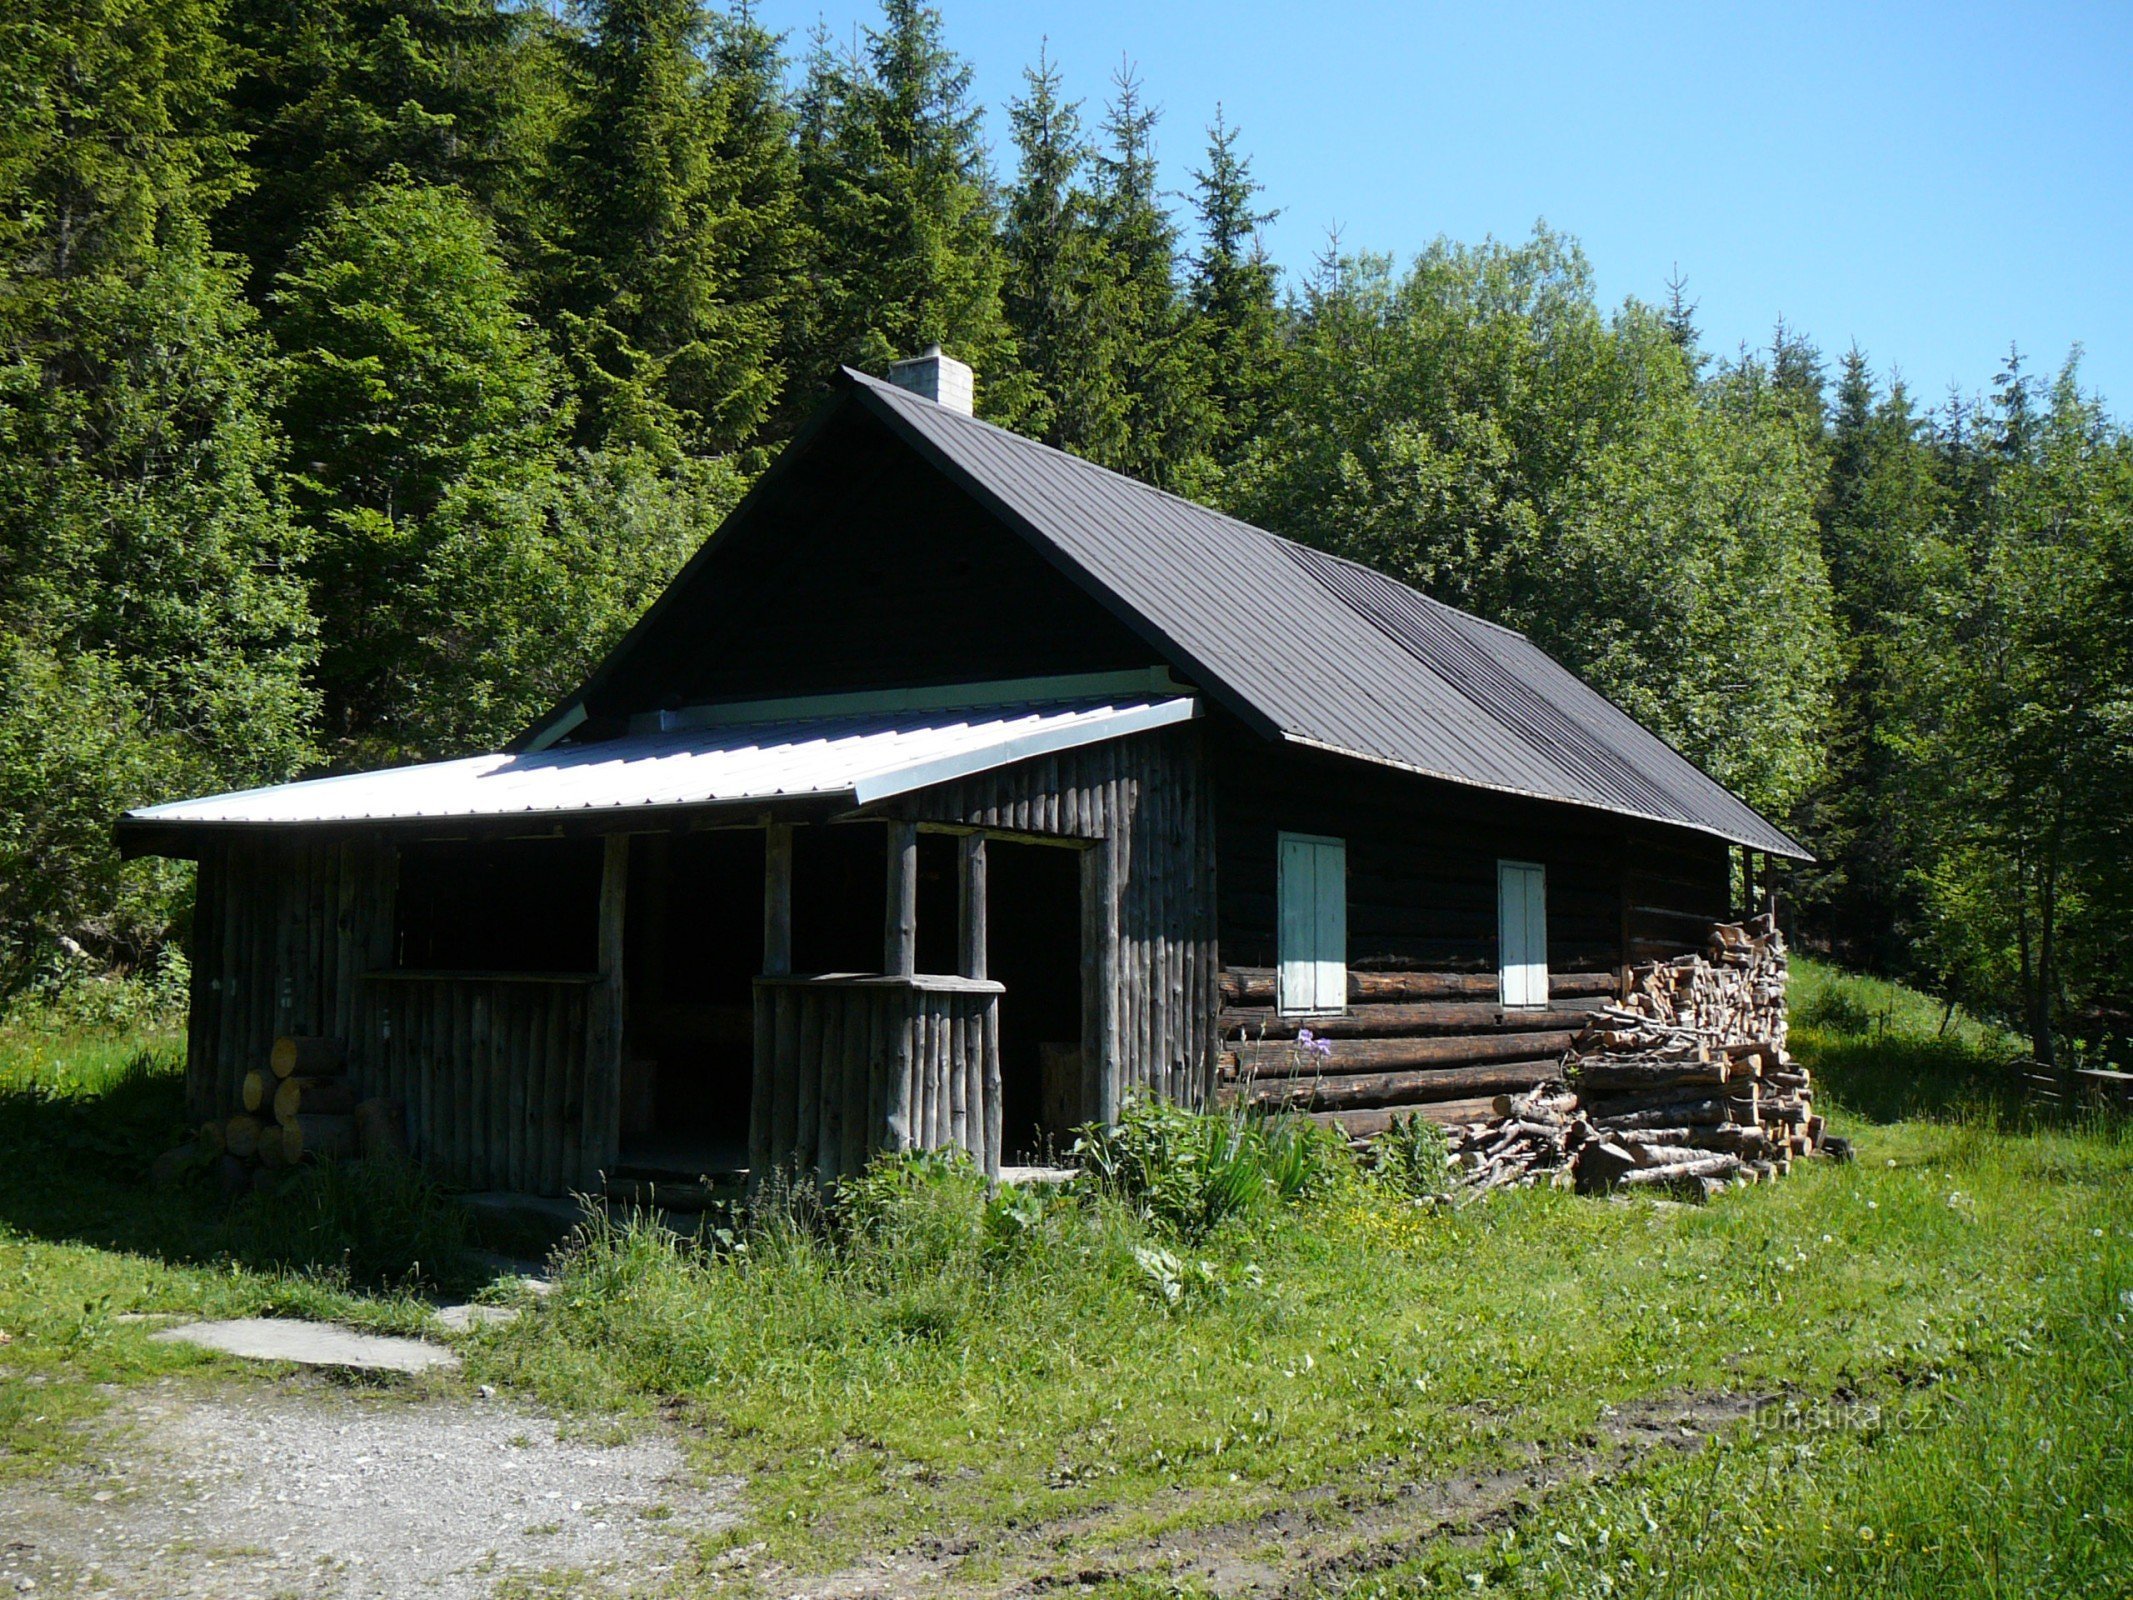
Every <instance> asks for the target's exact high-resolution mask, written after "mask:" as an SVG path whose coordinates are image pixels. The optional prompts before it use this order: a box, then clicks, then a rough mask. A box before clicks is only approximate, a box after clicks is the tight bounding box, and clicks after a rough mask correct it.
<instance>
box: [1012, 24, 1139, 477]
mask: <svg viewBox="0 0 2133 1600" xmlns="http://www.w3.org/2000/svg"><path fill="white" fill-rule="evenodd" d="M1023 78H1024V82H1025V84H1026V86H1027V93H1026V94H1025V95H1024V96H1023V97H1022V98H1021V99H1019V100H1016V101H1014V102H1013V103H1012V104H1011V105H1010V106H1009V108H1008V110H1009V116H1010V119H1011V121H1012V124H1013V127H1014V135H1015V148H1016V150H1017V151H1018V152H1019V154H1020V157H1021V161H1020V166H1019V170H1018V171H1017V173H1016V177H1015V182H1014V186H1013V187H1012V188H1011V189H1010V190H1009V191H1008V195H1007V206H1006V218H1005V225H1004V227H1003V228H1002V230H1001V248H1002V250H1003V251H1004V253H1005V256H1006V264H1007V266H1006V285H1005V289H1004V292H1003V304H1004V306H1005V309H1006V313H1007V319H1008V322H1009V325H1010V326H1011V327H1012V329H1013V331H1014V336H1015V341H1016V344H1017V346H1018V348H1019V350H1020V352H1021V358H1022V367H1023V370H1024V372H1026V373H1027V374H1028V377H1029V382H1030V387H1031V398H1030V404H1029V409H1028V411H1027V412H1026V413H1025V414H1024V416H1023V417H1022V420H1021V428H1022V431H1024V432H1026V433H1028V434H1030V435H1032V436H1033V437H1036V438H1040V439H1043V440H1044V441H1045V442H1046V443H1048V444H1054V445H1058V446H1059V447H1061V448H1062V449H1067V450H1073V451H1076V452H1078V453H1080V454H1083V455H1090V456H1095V457H1098V458H1101V457H1102V456H1103V455H1104V454H1106V453H1107V452H1110V451H1113V450H1115V449H1116V448H1117V441H1118V440H1119V438H1120V435H1121V430H1122V428H1123V425H1124V408H1123V405H1122V400H1121V396H1120V394H1119V391H1118V384H1117V380H1116V377H1115V374H1114V373H1113V372H1112V371H1111V370H1110V367H1109V365H1108V362H1107V359H1106V358H1107V356H1108V351H1107V350H1106V349H1105V347H1104V345H1103V343H1102V340H1101V338H1100V334H1101V325H1102V322H1103V319H1104V316H1105V314H1106V310H1107V307H1106V305H1105V294H1106V291H1107V289H1108V287H1109V280H1108V278H1107V275H1106V273H1105V271H1104V251H1103V240H1102V238H1101V236H1100V235H1099V234H1098V233H1097V231H1096V227H1095V224H1094V221H1093V219H1092V217H1091V214H1090V213H1091V207H1092V203H1093V201H1092V197H1091V195H1090V193H1089V191H1088V188H1087V186H1086V183H1085V182H1084V179H1085V176H1086V173H1087V170H1088V165H1089V161H1090V158H1091V151H1090V149H1089V145H1088V143H1087V141H1086V140H1085V139H1084V138H1083V136H1082V132H1081V107H1080V105H1079V104H1078V103H1074V102H1067V101H1062V100H1061V99H1060V98H1059V84H1060V79H1059V72H1058V69H1057V68H1056V67H1054V66H1053V65H1052V64H1051V62H1050V60H1049V59H1047V58H1046V57H1043V56H1040V57H1039V58H1038V62H1037V65H1036V66H1035V67H1033V68H1030V69H1029V70H1028V71H1026V72H1025V73H1024V74H1023Z"/></svg>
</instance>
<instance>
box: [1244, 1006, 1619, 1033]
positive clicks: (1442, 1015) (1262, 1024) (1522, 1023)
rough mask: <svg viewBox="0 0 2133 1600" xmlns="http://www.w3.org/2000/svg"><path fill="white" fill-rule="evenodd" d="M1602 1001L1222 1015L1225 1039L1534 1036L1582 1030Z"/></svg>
mask: <svg viewBox="0 0 2133 1600" xmlns="http://www.w3.org/2000/svg"><path fill="white" fill-rule="evenodd" d="M1603 1003H1604V1002H1602V1001H1599V1000H1583V1001H1579V1000H1573V1001H1569V1002H1567V1003H1565V1004H1563V1005H1560V1006H1552V1007H1550V1008H1549V1009H1548V1010H1546V1011H1511V1010H1506V1009H1505V1008H1504V1007H1502V1006H1500V1005H1497V1004H1495V1003H1494V1002H1493V1001H1467V1000H1442V1001H1433V1002H1424V1003H1420V1004H1408V1005H1360V1006H1353V1007H1351V1008H1350V1009H1348V1010H1347V1011H1344V1012H1342V1013H1341V1014H1340V1015H1338V1016H1325V1017H1285V1016H1283V1015H1282V1014H1281V1013H1280V1012H1278V1011H1276V1010H1274V1009H1273V1008H1272V1007H1270V1006H1249V1007H1246V1006H1232V1007H1230V1008H1229V1009H1227V1010H1225V1011H1224V1012H1223V1013H1222V1032H1223V1035H1224V1036H1225V1037H1228V1036H1230V1035H1234V1034H1242V1035H1243V1036H1244V1037H1245V1038H1246V1039H1247V1040H1259V1039H1293V1038H1295V1037H1296V1035H1297V1033H1298V1031H1299V1030H1301V1029H1304V1028H1309V1029H1310V1030H1311V1031H1312V1032H1313V1033H1314V1034H1316V1035H1317V1036H1318V1037H1319V1038H1321V1039H1371V1038H1386V1037H1396V1036H1402V1035H1405V1036H1410V1037H1411V1036H1418V1035H1423V1034H1432V1033H1438V1034H1445V1033H1532V1032H1535V1031H1538V1030H1552V1029H1557V1028H1582V1027H1585V1026H1587V1025H1589V1024H1590V1023H1591V1021H1592V1012H1593V1011H1594V1010H1596V1009H1598V1007H1599V1006H1600V1005H1602V1004H1603Z"/></svg>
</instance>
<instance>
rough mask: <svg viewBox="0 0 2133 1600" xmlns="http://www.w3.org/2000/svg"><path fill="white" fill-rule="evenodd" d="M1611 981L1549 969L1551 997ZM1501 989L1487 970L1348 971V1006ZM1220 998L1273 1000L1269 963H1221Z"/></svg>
mask: <svg viewBox="0 0 2133 1600" xmlns="http://www.w3.org/2000/svg"><path fill="white" fill-rule="evenodd" d="M1616 990H1617V980H1616V977H1615V975H1614V973H1612V972H1556V973H1551V974H1549V977H1548V994H1549V997H1550V998H1551V999H1570V998H1581V997H1593V996H1607V995H1613V994H1614V993H1616ZM1500 992H1501V980H1500V979H1499V978H1498V977H1497V975H1496V974H1495V973H1493V972H1357V971H1355V970H1353V969H1350V971H1349V973H1348V1000H1349V1003H1350V1004H1351V1005H1363V1004H1374V1003H1393V1002H1400V1001H1417V1000H1488V999H1492V998H1494V997H1495V996H1496V995H1497V994H1498V993H1500ZM1222 1003H1223V1004H1224V1005H1231V1006H1270V1005H1272V1004H1274V969H1273V968H1272V967H1226V968H1224V969H1223V972H1222Z"/></svg>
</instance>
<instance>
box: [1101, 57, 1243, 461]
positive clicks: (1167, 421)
mask: <svg viewBox="0 0 2133 1600" xmlns="http://www.w3.org/2000/svg"><path fill="white" fill-rule="evenodd" d="M1112 84H1113V96H1112V99H1111V102H1110V104H1109V106H1108V107H1107V108H1106V112H1105V116H1104V133H1105V135H1106V143H1105V144H1104V145H1102V146H1101V147H1100V148H1099V149H1098V152H1097V156H1096V173H1097V188H1096V219H1097V226H1098V228H1099V229H1100V230H1101V232H1102V235H1103V241H1104V250H1105V267H1106V277H1107V279H1108V283H1107V286H1106V294H1105V306H1106V312H1105V318H1104V326H1103V328H1102V330H1101V338H1102V342H1103V345H1104V348H1105V351H1106V360H1107V362H1108V364H1109V365H1110V367H1111V369H1112V370H1113V371H1114V372H1116V373H1117V375H1118V383H1119V387H1120V389H1121V391H1122V393H1123V397H1124V407H1125V416H1124V426H1123V428H1122V429H1121V430H1120V433H1119V436H1118V439H1117V442H1116V443H1115V444H1114V445H1112V446H1110V447H1109V448H1107V449H1106V450H1104V451H1103V452H1102V453H1101V454H1100V455H1099V456H1098V459H1100V460H1102V461H1103V464H1104V465H1105V466H1108V467H1112V468H1115V469H1116V470H1118V471H1120V472H1125V473H1128V474H1130V475H1132V476H1133V477H1136V478H1141V479H1144V480H1145V481H1147V482H1149V483H1154V484H1160V485H1162V486H1163V487H1165V488H1184V489H1190V488H1193V487H1196V486H1199V485H1200V484H1201V483H1202V482H1203V481H1204V479H1205V478H1206V475H1207V471H1208V465H1209V462H1208V451H1209V447H1210V445H1211V443H1212V441H1213V437H1214V426H1215V418H1214V412H1213V407H1212V404H1211V402H1210V400H1209V397H1208V373H1207V351H1206V347H1205V346H1204V345H1203V344H1202V343H1201V342H1200V339H1199V337H1198V334H1199V329H1198V326H1197V325H1196V323H1195V321H1194V319H1193V316H1192V310H1191V307H1190V305H1189V304H1188V302H1187V301H1186V298H1185V295H1184V292H1183V290H1182V289H1181V287H1180V285H1179V282H1178V229H1177V224H1176V222H1175V221H1174V220H1173V219H1172V217H1171V214H1170V211H1169V209H1168V207H1166V206H1165V205H1164V203H1163V196H1162V191H1161V189H1160V187H1159V184H1158V180H1157V170H1156V154H1155V130H1156V126H1157V124H1158V123H1159V122H1160V121H1161V120H1162V112H1161V110H1160V109H1159V108H1157V107H1154V106H1150V105H1148V104H1147V103H1146V102H1145V101H1144V100H1143V99H1142V96H1141V84H1140V79H1139V78H1138V76H1137V75H1136V74H1135V73H1134V71H1133V70H1132V68H1131V67H1130V66H1121V67H1120V68H1119V70H1118V72H1117V73H1116V74H1115V75H1114V77H1113V79H1112Z"/></svg>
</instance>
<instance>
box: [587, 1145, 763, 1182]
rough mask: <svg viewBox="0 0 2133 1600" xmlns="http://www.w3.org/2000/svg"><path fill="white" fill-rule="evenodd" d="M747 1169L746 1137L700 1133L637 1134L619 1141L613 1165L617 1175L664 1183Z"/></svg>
mask: <svg viewBox="0 0 2133 1600" xmlns="http://www.w3.org/2000/svg"><path fill="white" fill-rule="evenodd" d="M747 1170H748V1139H747V1136H746V1135H745V1134H741V1135H735V1136H732V1137H726V1138H720V1137H716V1136H713V1137H705V1136H703V1135H692V1134H678V1135H661V1134H656V1133H654V1134H638V1135H633V1136H632V1137H630V1138H626V1139H624V1140H623V1141H622V1158H621V1160H620V1161H618V1162H617V1163H616V1164H615V1176H616V1177H618V1178H653V1179H657V1180H661V1181H664V1182H670V1183H673V1182H683V1183H686V1182H693V1181H694V1180H695V1179H698V1178H722V1177H732V1176H734V1175H735V1174H738V1173H744V1172H746V1171H747Z"/></svg>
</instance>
